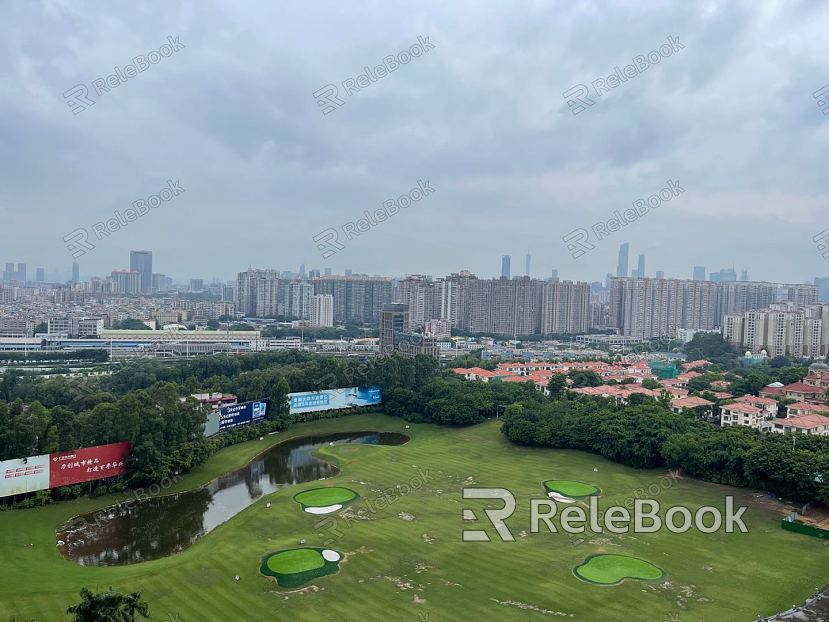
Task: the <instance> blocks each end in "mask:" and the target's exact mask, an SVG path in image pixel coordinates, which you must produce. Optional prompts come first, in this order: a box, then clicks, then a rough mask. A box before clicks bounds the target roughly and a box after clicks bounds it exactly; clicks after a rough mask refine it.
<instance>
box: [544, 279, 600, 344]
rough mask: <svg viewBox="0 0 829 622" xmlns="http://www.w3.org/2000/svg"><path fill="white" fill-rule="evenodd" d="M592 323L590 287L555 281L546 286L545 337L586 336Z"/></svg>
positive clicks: (585, 284) (582, 284)
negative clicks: (564, 334) (562, 335)
mask: <svg viewBox="0 0 829 622" xmlns="http://www.w3.org/2000/svg"><path fill="white" fill-rule="evenodd" d="M592 320H593V318H592V312H591V307H590V284H589V283H573V282H571V281H554V282H551V283H544V284H543V285H542V293H541V326H540V332H541V333H542V334H545V335H552V334H563V333H585V332H587V331H588V329H589V328H590V327H591V326H592V324H593V322H592Z"/></svg>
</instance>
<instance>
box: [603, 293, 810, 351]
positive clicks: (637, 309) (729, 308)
mask: <svg viewBox="0 0 829 622" xmlns="http://www.w3.org/2000/svg"><path fill="white" fill-rule="evenodd" d="M817 299H818V291H817V286H815V285H805V284H804V285H798V284H779V283H766V282H761V281H738V282H725V283H723V282H713V281H695V280H686V279H650V278H613V279H611V283H610V301H609V305H610V309H609V317H610V326H612V327H613V328H617V329H618V330H619V333H620V334H622V335H628V336H632V337H638V338H640V339H651V338H654V337H662V336H665V335H671V336H673V335H674V334H676V331H677V330H678V329H701V330H710V329H714V328H718V327H720V326H722V322H723V318H724V317H725V316H726V315H730V314H742V313H745V312H746V311H750V310H755V309H767V308H769V307H770V306H771V305H773V304H775V303H778V302H790V303H793V304H796V305H811V304H815V303H817Z"/></svg>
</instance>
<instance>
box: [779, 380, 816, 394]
mask: <svg viewBox="0 0 829 622" xmlns="http://www.w3.org/2000/svg"><path fill="white" fill-rule="evenodd" d="M783 390H784V391H786V392H789V391H794V392H796V393H822V392H823V389H821V388H820V387H816V386H815V385H813V384H806V383H805V382H793V383H792V384H787V385H786V386H785V387H783Z"/></svg>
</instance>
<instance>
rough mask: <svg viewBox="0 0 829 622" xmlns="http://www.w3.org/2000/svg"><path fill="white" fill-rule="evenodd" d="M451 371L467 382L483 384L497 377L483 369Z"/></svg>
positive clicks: (457, 368) (472, 368)
mask: <svg viewBox="0 0 829 622" xmlns="http://www.w3.org/2000/svg"><path fill="white" fill-rule="evenodd" d="M452 371H453V372H455V373H456V374H459V375H461V376H463V377H464V378H466V379H467V380H483V381H484V382H489V381H490V380H491V379H492V378H495V377H497V376H498V374H496V373H495V372H491V371H489V370H488V369H484V368H483V367H470V368H469V369H467V368H465V367H456V368H455V369H453V370H452Z"/></svg>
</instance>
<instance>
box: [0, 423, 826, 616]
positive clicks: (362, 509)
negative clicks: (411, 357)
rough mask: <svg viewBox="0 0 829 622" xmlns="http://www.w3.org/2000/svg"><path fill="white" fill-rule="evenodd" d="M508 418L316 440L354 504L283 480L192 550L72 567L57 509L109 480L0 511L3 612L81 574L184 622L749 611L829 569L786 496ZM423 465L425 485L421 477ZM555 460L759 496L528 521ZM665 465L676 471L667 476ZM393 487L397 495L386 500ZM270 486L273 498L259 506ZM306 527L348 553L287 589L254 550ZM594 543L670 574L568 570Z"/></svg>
mask: <svg viewBox="0 0 829 622" xmlns="http://www.w3.org/2000/svg"><path fill="white" fill-rule="evenodd" d="M404 425H405V422H403V421H401V420H399V419H393V418H390V417H385V416H383V415H365V416H352V417H345V418H341V419H332V420H325V421H321V422H315V423H309V424H301V425H298V426H296V427H294V428H291V430H290V431H289V432H286V433H282V434H278V435H274V436H266V437H265V438H264V439H263V440H262V441H258V440H257V441H251V442H249V443H244V444H241V445H237V446H234V447H230V448H227V449H225V450H223V451H222V452H220V453H219V454H217V455H216V456H214V457H213V458H211V459H210V460H209V461H208V462H207V463H206V464H204V465H202V466H201V467H199V468H198V469H196V470H194V471H193V472H192V473H190V474H188V475H187V476H186V477H185V478H183V479H182V480H181V481H180V482H179V483H178V484H177V485H176V488H177V489H179V490H184V489H188V488H192V487H194V486H197V485H200V484H203V483H206V482H207V481H209V480H210V479H212V478H213V477H216V476H217V475H219V474H221V473H224V472H226V471H229V470H232V469H233V468H234V467H239V466H241V465H243V464H245V463H246V462H248V461H249V460H250V459H251V458H253V457H254V456H255V455H257V454H259V453H261V452H262V451H263V450H265V449H267V448H268V447H269V446H272V445H273V444H275V443H277V442H280V441H282V440H285V439H287V438H291V437H296V436H303V435H306V434H312V433H313V434H325V433H331V432H338V431H359V430H369V429H373V430H378V431H397V432H402V431H404V430H403V428H404ZM499 425H500V424H499V422H497V421H490V422H487V423H484V424H482V425H479V426H475V427H472V428H462V429H448V428H439V427H435V426H430V425H415V424H412V425H411V429H409V430H405V433H406V434H409V435H410V436H411V437H412V440H411V441H410V442H409V443H407V444H405V445H402V446H398V447H392V446H379V445H357V444H342V445H335V446H332V447H324V448H323V449H322V450H321V452H320V453H321V455H324V456H326V457H327V458H329V459H331V460H334V461H335V462H337V463H338V464H339V465H340V467H341V469H342V472H341V473H340V475H338V476H336V477H333V478H331V479H330V482H329V483H331V484H335V485H338V486H344V487H347V488H350V489H352V490H354V491H355V492H357V493H358V494H359V495H360V497H361V498H360V499H359V500H358V501H356V502H355V503H353V504H352V505H351V506H349V508H347V509H348V510H349V511H350V512H351V514H352V515H353V516H356V519H355V518H352V519H349V520H347V521H346V520H344V519H342V518H340V517H339V514H334V515H330V516H329V517H318V516H311V515H308V514H306V513H304V512H298V511H297V505H296V503H295V502H294V501H293V499H292V497H293V495H294V494H296V493H297V492H298V491H301V487H296V488H294V487H288V488H285V489H282V490H280V491H279V492H277V493H275V494H272V495H269V496H266V497H263V498H262V499H260V500H259V501H257V502H256V503H255V504H254V505H252V506H251V507H249V508H248V509H246V510H245V511H244V512H242V513H241V514H239V515H238V516H236V517H235V518H233V519H231V520H230V521H228V522H227V523H225V524H224V525H222V526H220V527H219V528H217V529H216V530H215V531H213V532H212V533H210V534H209V535H207V536H206V537H205V538H203V539H202V540H200V541H199V542H197V543H196V544H195V545H194V546H192V547H190V548H188V549H187V550H185V551H184V552H183V553H180V554H178V555H174V556H172V557H168V558H165V559H159V560H155V561H151V562H146V563H142V564H137V565H131V566H121V567H112V568H103V567H80V566H78V565H76V564H74V563H72V562H69V561H66V560H64V559H63V558H61V557H60V555H59V554H58V552H57V550H56V547H55V529H56V528H57V527H58V526H60V525H61V524H63V523H64V521H66V519H68V518H69V517H71V516H73V515H76V514H79V513H81V512H86V511H90V510H94V509H97V508H100V507H103V506H105V505H108V504H110V503H112V502H113V501H114V500H116V498H114V497H110V498H102V499H94V500H90V499H85V500H79V501H72V502H68V503H60V504H55V505H52V506H49V507H45V508H37V509H33V510H24V511H14V512H2V513H0V573H2V577H3V581H2V582H0V621H2V622H5V621H6V620H7V619H8V618H9V616H12V615H17V616H19V617H21V618H23V619H26V620H28V619H34V620H37V621H38V622H54V621H59V620H63V619H65V617H64V611H65V609H66V608H67V607H68V606H69V605H70V604H73V603H74V602H76V600H77V592H78V590H79V589H80V588H81V587H83V586H87V587H91V588H94V589H103V588H106V587H108V586H110V585H111V586H113V587H114V588H115V589H118V590H122V591H132V590H140V591H141V592H142V593H143V595H144V597H145V598H146V600H147V601H148V602H149V604H150V610H151V613H152V615H153V618H154V619H157V620H164V619H165V618H166V617H167V616H168V615H172V616H176V615H177V616H178V618H177V619H178V620H181V621H182V622H191V621H199V622H201V621H205V620H209V621H212V620H220V621H221V620H265V619H291V620H309V621H314V622H320V621H329V620H331V621H333V620H337V621H342V620H402V621H408V622H415V621H417V620H418V619H424V618H425V617H427V616H428V619H429V620H431V621H433V622H440V621H442V620H453V621H454V620H471V619H475V620H492V619H499V620H547V619H551V618H554V617H555V615H554V614H555V613H556V612H559V613H562V614H564V615H566V616H568V617H570V616H572V619H577V620H603V621H605V620H643V621H648V622H652V621H662V620H665V619H668V618H669V616H675V618H674V619H680V620H682V622H689V621H692V620H729V621H740V620H745V621H746V622H748V621H749V620H755V619H756V616H757V614H760V615H763V616H767V615H769V614H771V613H773V612H775V611H779V610H782V609H786V608H788V607H790V606H792V605H793V604H795V603H800V602H801V601H803V600H804V599H805V598H806V597H808V596H810V595H811V594H812V593H813V592H814V590H815V588H816V587H818V586H821V585H823V584H824V583H826V582H827V580H829V550H827V548H825V547H823V546H822V544H823V543H822V542H821V541H820V540H818V539H816V538H810V537H807V536H803V535H800V534H796V533H791V532H788V531H784V530H783V529H781V528H780V527H779V520H780V515H779V513H778V512H776V511H773V510H772V509H771V508H770V507H769V505H768V503H767V502H766V501H765V500H764V498H763V497H761V496H758V495H757V494H756V493H754V492H752V491H744V490H735V489H729V488H726V487H723V486H717V485H713V484H705V483H700V482H696V481H691V480H687V479H678V480H671V479H668V478H665V477H664V475H665V473H663V472H661V471H655V470H650V471H648V470H637V469H631V468H627V467H623V466H620V465H617V464H614V463H611V462H608V461H606V460H604V459H602V458H600V457H597V456H593V455H590V454H586V453H582V452H576V451H557V450H550V449H533V448H525V447H518V446H514V445H512V444H510V443H509V442H508V441H506V440H505V439H504V438H503V437H502V435H501V434H500V432H499ZM594 469H597V471H594ZM423 473H426V474H427V477H426V483H425V485H422V486H414V485H412V484H413V482H415V481H417V478H421V479H422V477H423V476H422V474H423ZM551 476H554V477H556V478H560V479H566V480H573V481H581V482H590V483H595V484H596V485H597V486H599V487H600V488H601V490H602V496H601V499H600V501H601V504H602V507H606V506H607V505H609V504H611V503H624V500H625V499H626V498H630V497H631V496H633V495H634V491H635V490H637V489H643V488H644V489H646V490H647V489H648V487H649V486H651V487H652V489H654V490H656V489H658V492H657V494H655V495H653V496H654V498H656V499H657V500H658V501H659V502H660V503H661V504H663V507H664V506H669V505H675V504H679V503H684V504H685V505H687V506H688V507H690V508H691V509H692V510H693V509H695V508H697V507H700V506H703V505H715V506H718V507H720V508H722V507H724V500H723V496H724V495H725V494H734V495H735V497H736V499H735V501H736V503H737V505H749V506H750V508H749V510H748V511H747V512H746V513H745V515H744V518H745V521H746V524H747V525H748V527H749V529H750V533H748V534H740V533H737V534H725V533H716V534H710V535H705V534H701V533H699V532H697V531H691V532H689V533H685V534H672V533H669V532H667V531H662V532H659V533H654V534H630V535H614V534H610V533H603V534H595V535H594V534H590V533H588V534H585V535H582V536H579V537H577V536H573V535H566V534H561V533H557V534H551V533H537V534H533V533H530V524H529V516H530V510H529V502H530V499H544V498H545V494H544V490H543V489H542V488H541V487H540V486H539V482H542V481H544V480H545V478H549V477H551ZM665 481H667V482H668V484H667V485H662V484H660V482H665ZM398 486H400V488H398ZM465 486H466V487H499V488H508V489H509V490H511V491H512V492H513V493H514V495H515V497H516V499H517V500H518V509H517V510H516V512H515V514H514V515H513V516H512V517H511V518H510V519H508V520H507V525H508V526H509V528H510V529H511V530H512V532H513V533H514V534H515V541H514V542H502V541H500V540H499V539H498V538H497V535H496V534H495V532H494V530H493V529H491V528H489V527H488V523H487V522H486V521H485V520H480V521H478V522H477V523H474V524H469V523H466V524H465V523H464V521H463V520H462V511H463V509H464V508H473V509H474V510H475V511H476V513H477V515H478V516H479V518H483V511H482V509H483V508H484V507H493V505H492V504H487V503H485V502H483V501H476V500H464V499H463V498H462V489H463V488H464V487H465ZM383 491H387V492H386V493H384V492H383ZM392 491H395V494H394V496H389V493H390V492H392ZM384 494H385V495H386V497H389V498H390V499H391V503H389V502H388V501H386V502H383V500H384ZM121 498H123V496H122V497H121ZM268 502H270V503H271V504H272V507H271V508H269V509H266V507H265V505H266V503H268ZM332 519H336V520H337V523H336V524H332V522H331V521H332ZM323 520H324V521H326V522H325V523H321V521H323ZM315 525H317V527H315ZM542 526H543V525H542ZM464 528H467V529H471V528H478V529H481V528H486V529H487V531H488V532H489V533H490V535H491V537H492V538H493V541H492V542H483V543H478V542H462V540H461V533H462V530H463V529H464ZM300 539H305V540H307V546H308V547H322V548H331V549H335V550H337V551H341V552H343V553H344V554H345V559H343V560H342V561H340V562H339V572H337V573H336V574H334V575H330V576H325V577H320V578H317V579H314V580H313V581H312V582H311V584H310V587H309V588H307V589H304V590H302V591H299V592H286V591H285V590H283V589H280V588H277V586H276V585H275V584H274V580H273V578H270V577H266V576H263V575H262V574H261V573H260V565H261V563H262V561H263V559H264V558H265V557H266V556H268V555H269V554H271V553H273V552H276V551H282V550H285V549H292V548H295V547H296V546H297V542H298V540H300ZM30 544H32V545H33V546H29V545H30ZM598 554H615V555H629V556H633V557H639V558H641V559H645V560H648V561H650V562H652V563H653V564H654V565H656V566H658V567H659V568H661V569H663V570H664V571H665V573H666V574H667V575H668V580H667V581H665V582H662V583H645V582H640V581H624V582H622V583H621V584H619V585H618V586H614V587H607V586H599V585H592V584H590V583H587V582H585V581H583V580H581V579H579V578H578V577H576V576H575V575H574V573H573V569H574V568H576V567H577V566H579V565H580V564H583V563H584V561H585V560H586V559H587V558H588V557H589V556H591V555H598ZM236 575H239V576H240V580H239V581H238V582H237V581H235V580H234V577H235V576H236Z"/></svg>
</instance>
